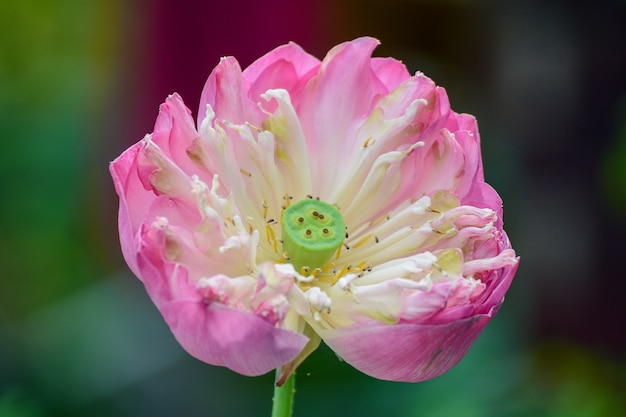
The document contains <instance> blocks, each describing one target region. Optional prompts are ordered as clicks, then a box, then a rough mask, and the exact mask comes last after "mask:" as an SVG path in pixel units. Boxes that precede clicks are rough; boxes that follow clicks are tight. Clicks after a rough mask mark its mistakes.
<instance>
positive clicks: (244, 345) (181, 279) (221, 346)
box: [137, 227, 308, 376]
mask: <svg viewBox="0 0 626 417" xmlns="http://www.w3.org/2000/svg"><path fill="white" fill-rule="evenodd" d="M144 241H145V244H142V245H141V249H140V252H139V254H138V257H137V265H138V267H139V271H140V276H141V277H142V278H143V281H144V284H145V286H146V290H147V292H148V294H149V295H150V298H151V299H152V301H153V302H154V303H155V305H156V306H157V308H158V309H159V311H160V312H161V314H162V315H163V317H164V319H165V321H166V322H167V324H168V326H169V327H170V329H171V331H172V333H173V334H174V336H175V337H176V339H177V340H178V342H179V343H180V344H181V346H182V347H183V348H184V349H185V350H186V351H188V352H189V353H190V354H191V355H192V356H194V357H196V358H198V359H200V360H202V361H204V362H206V363H209V364H212V365H218V366H226V367H228V368H229V369H232V370H233V371H235V372H239V373H241V374H243V375H250V376H253V375H261V374H264V373H266V372H269V371H271V370H272V369H276V368H278V367H280V366H282V365H284V364H285V363H288V362H290V361H292V360H293V359H295V358H296V357H297V356H298V354H299V353H300V351H301V350H302V349H303V348H304V346H305V345H306V344H307V342H308V338H307V337H306V336H303V335H301V334H298V333H294V332H292V331H288V330H283V329H279V328H277V327H275V326H274V325H273V324H271V323H270V322H268V321H266V320H264V319H263V318H261V317H259V316H257V315H255V314H252V313H249V312H244V311H239V310H236V309H233V308H229V307H227V306H225V305H223V304H222V303H219V302H212V301H208V300H205V299H204V298H203V296H202V295H201V292H200V291H199V290H198V289H197V288H196V287H195V286H194V285H192V284H191V283H190V282H189V275H188V273H187V270H186V269H185V267H184V266H182V265H181V264H178V263H172V262H169V261H168V260H167V257H168V255H169V253H168V252H169V249H170V248H169V244H168V243H169V242H168V241H167V236H166V235H165V234H164V233H162V230H158V229H156V228H154V227H152V228H151V229H150V230H148V231H146V232H144Z"/></svg>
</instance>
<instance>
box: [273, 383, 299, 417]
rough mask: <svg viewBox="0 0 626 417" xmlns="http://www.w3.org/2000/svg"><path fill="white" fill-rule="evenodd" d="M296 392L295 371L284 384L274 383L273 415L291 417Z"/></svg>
mask: <svg viewBox="0 0 626 417" xmlns="http://www.w3.org/2000/svg"><path fill="white" fill-rule="evenodd" d="M277 375H278V374H277ZM295 393H296V373H295V372H294V373H293V374H291V376H290V377H289V378H288V379H287V381H286V382H285V383H284V384H283V385H282V386H278V385H274V398H273V406H272V417H291V413H292V411H293V397H294V394H295Z"/></svg>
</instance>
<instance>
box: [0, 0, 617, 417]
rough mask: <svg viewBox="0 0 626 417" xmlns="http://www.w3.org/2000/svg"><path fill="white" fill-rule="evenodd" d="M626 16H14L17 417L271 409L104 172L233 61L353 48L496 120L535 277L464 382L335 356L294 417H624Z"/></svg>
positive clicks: (10, 170) (5, 252) (9, 83)
mask: <svg viewBox="0 0 626 417" xmlns="http://www.w3.org/2000/svg"><path fill="white" fill-rule="evenodd" d="M624 22H626V2H624V1H617V0H614V1H610V0H596V1H594V2H567V1H561V2H558V1H526V2H521V1H519V2H515V1H507V2H496V1H487V0H483V1H475V2H471V1H469V0H465V1H463V0H456V1H454V0H446V1H434V0H432V1H417V0H413V1H411V0H386V1H381V0H378V1H374V0H358V1H357V0H340V1H332V0H322V1H317V2H298V1H289V0H276V1H271V0H268V1H263V2H261V1H255V0H241V1H237V0H233V1H230V2H225V1H224V2H213V1H173V0H171V1H167V0H157V1H148V0H144V1H135V2H132V1H123V0H94V1H91V2H85V1H80V0H58V1H47V0H22V1H15V2H3V3H2V4H1V5H0V141H1V142H0V145H1V147H0V181H1V182H0V187H1V188H0V190H1V193H0V417H8V416H16V417H35V416H37V417H38V416H96V417H97V416H143V415H150V416H170V415H180V416H191V417H193V416H263V415H269V413H270V408H271V396H272V380H273V376H272V375H266V376H263V377H259V378H247V377H243V376H240V375H237V374H234V373H232V372H230V371H228V370H226V369H222V368H215V367H212V366H209V365H206V364H203V363H201V362H198V361H196V360H194V359H192V358H190V357H189V356H188V355H187V354H186V353H185V352H184V351H183V350H182V349H181V348H180V347H179V346H178V345H177V344H176V342H175V341H174V339H173V337H172V336H171V334H170V333H169V330H168V329H167V326H166V325H165V324H164V323H163V321H162V319H161V317H160V315H159V314H158V312H157V311H156V309H155V308H154V307H153V306H152V305H151V304H150V302H149V300H148V298H147V295H146V294H145V292H144V290H143V288H142V286H141V284H140V282H139V281H138V280H137V279H135V278H134V277H132V275H131V274H130V272H129V271H128V269H127V268H126V266H125V264H124V262H123V259H122V257H121V254H120V250H119V244H118V241H117V225H116V216H117V197H116V195H115V192H114V189H113V185H112V182H111V180H110V178H109V175H108V162H109V161H111V160H112V159H114V158H115V157H116V156H117V155H119V154H120V153H121V152H122V151H123V150H124V149H126V148H127V147H128V146H130V145H131V144H132V143H134V142H136V141H137V140H139V139H141V138H142V137H143V136H144V135H145V134H146V133H149V132H151V131H152V127H153V125H154V120H155V118H156V114H157V111H158V106H159V104H160V103H161V102H162V101H163V100H164V99H165V97H166V96H167V95H168V94H170V93H172V92H174V91H176V92H178V93H180V94H181V95H182V97H183V99H184V100H185V102H186V103H187V105H188V106H189V107H190V108H191V109H192V111H193V112H194V114H195V113H196V111H197V106H198V101H199V97H200V92H201V89H202V86H203V85H204V81H205V79H206V77H207V76H208V75H209V73H210V71H211V70H212V68H213V67H214V66H215V65H216V64H217V62H218V60H219V57H220V56H223V55H234V56H236V57H237V58H238V59H239V61H240V63H241V65H242V67H245V66H247V65H248V64H250V63H251V62H252V61H253V60H254V59H255V58H257V57H259V56H261V55H262V54H264V53H266V52H268V51H269V50H271V49H273V48H274V47H276V46H278V45H280V44H282V43H285V42H287V41H290V40H293V41H296V42H297V43H299V44H300V45H301V46H303V47H304V48H305V49H306V50H308V51H309V52H311V53H312V54H314V55H316V56H318V57H319V58H322V57H323V56H324V54H325V53H326V51H327V50H328V49H330V48H331V47H332V46H333V45H335V44H337V43H339V42H342V41H345V40H349V39H352V38H354V37H357V36H362V35H370V36H374V37H377V38H378V39H380V40H381V41H382V45H381V46H380V47H379V49H377V51H376V54H377V55H380V56H394V57H396V58H399V59H402V60H403V61H404V62H405V63H406V65H407V66H408V67H409V69H410V70H411V71H417V70H420V71H422V72H424V73H425V74H426V75H428V76H429V77H431V78H433V79H434V80H435V81H436V82H437V83H438V84H439V85H442V86H444V87H445V88H446V89H447V90H448V93H449V96H450V98H451V102H452V106H453V109H454V110H456V111H458V112H467V113H472V114H474V115H476V116H477V117H478V120H479V126H480V130H481V136H482V144H483V145H482V146H483V155H484V162H485V173H486V177H487V180H488V182H490V183H491V184H492V185H494V186H495V187H496V189H497V190H498V191H499V192H500V194H501V195H502V197H503V199H504V202H505V225H506V230H507V232H508V233H509V236H510V238H511V240H512V242H513V245H514V247H515V249H516V250H517V252H518V254H519V255H520V256H521V257H522V261H521V266H520V269H519V272H518V275H517V277H516V278H515V280H514V282H513V285H512V287H511V290H510V291H509V294H508V296H507V301H506V302H505V304H504V306H503V308H502V309H501V311H500V313H499V314H498V316H497V317H496V318H495V319H494V320H493V321H492V323H491V324H490V325H489V326H488V327H487V329H486V330H485V332H484V333H483V335H482V336H481V338H480V339H479V341H478V342H477V343H476V344H475V346H474V347H473V348H472V349H471V351H470V352H469V354H468V355H467V356H466V358H465V359H464V360H463V361H462V362H461V363H460V364H459V365H458V366H457V367H456V368H454V369H453V370H452V371H450V372H448V373H447V374H445V375H444V376H442V377H440V378H437V379H435V380H432V381H428V382H425V383H420V384H403V383H391V382H383V381H378V380H375V379H372V378H370V377H367V376H365V375H362V374H360V373H359V372H357V371H355V370H353V369H352V368H351V367H349V366H348V365H346V364H345V363H342V362H340V361H339V360H338V359H337V358H336V356H335V355H334V354H333V353H332V352H331V351H330V350H329V349H327V348H325V347H322V348H320V349H319V350H318V351H317V352H316V353H315V354H314V355H313V356H312V357H311V358H309V359H308V360H307V361H306V362H305V363H304V365H303V366H302V367H301V368H300V371H299V373H298V381H297V385H298V394H297V397H296V408H295V415H296V416H300V417H301V416H319V415H324V416H328V417H330V416H347V415H359V416H379V415H388V416H401V417H402V416H434V417H446V416H450V417H474V416H475V417H483V416H493V417H502V416H505V417H506V416H568V417H569V416H574V417H577V416H581V417H583V416H584V417H587V416H589V417H597V416H618V415H622V414H625V413H626V404H625V400H624V398H623V396H624V392H626V362H625V359H626V358H625V352H626V312H625V311H626V310H625V308H624V298H625V296H624V294H625V291H626V273H625V272H624V264H623V263H622V261H623V260H624V259H625V258H626V244H625V243H624V239H625V236H626V219H625V215H626V24H624Z"/></svg>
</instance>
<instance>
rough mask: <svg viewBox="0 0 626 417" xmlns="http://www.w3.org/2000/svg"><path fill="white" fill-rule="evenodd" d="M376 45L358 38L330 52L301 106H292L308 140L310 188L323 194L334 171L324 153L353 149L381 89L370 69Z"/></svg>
mask: <svg viewBox="0 0 626 417" xmlns="http://www.w3.org/2000/svg"><path fill="white" fill-rule="evenodd" d="M377 45H378V41H377V40H375V39H372V38H359V39H356V40H354V41H352V42H346V43H343V44H341V45H338V46H336V47H335V48H333V49H332V50H331V51H330V52H329V53H328V55H327V56H326V58H324V60H323V61H322V66H321V67H320V71H319V73H318V74H317V76H316V77H314V78H312V79H311V80H310V82H309V84H308V85H307V86H306V90H305V94H303V96H304V97H306V100H305V101H301V102H300V103H294V106H295V107H296V110H297V112H298V115H299V116H300V120H301V123H302V127H303V130H304V132H305V136H306V137H307V139H308V140H309V143H308V145H309V153H310V158H311V162H312V164H311V165H312V166H311V167H312V170H313V181H314V184H313V188H314V189H316V190H320V191H322V189H323V188H330V187H331V186H332V184H333V183H334V181H336V178H338V177H337V175H336V170H337V168H338V165H341V164H329V163H328V152H329V151H330V150H332V153H333V154H334V155H342V154H344V153H346V152H347V151H348V150H350V149H352V148H353V147H354V145H353V143H352V141H351V139H352V140H354V138H355V137H356V135H355V134H354V133H355V132H353V130H354V129H356V128H357V124H356V123H355V122H358V121H360V120H362V119H363V118H364V117H366V116H367V115H368V114H369V112H370V110H371V109H372V106H373V104H374V102H375V100H376V99H377V98H378V97H379V95H380V94H382V93H385V92H386V91H385V87H384V85H382V83H381V82H380V81H379V80H378V78H377V77H376V76H375V74H374V72H373V71H372V68H371V64H370V57H371V54H372V51H373V50H374V48H376V46H377Z"/></svg>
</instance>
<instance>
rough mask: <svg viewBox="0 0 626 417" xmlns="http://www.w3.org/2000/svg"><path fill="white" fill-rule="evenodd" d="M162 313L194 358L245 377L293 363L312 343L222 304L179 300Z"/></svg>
mask: <svg viewBox="0 0 626 417" xmlns="http://www.w3.org/2000/svg"><path fill="white" fill-rule="evenodd" d="M160 310H161V314H163V317H164V318H165V321H166V322H167V324H168V325H169V326H170V329H171V330H172V333H174V336H176V340H178V342H179V343H180V344H181V345H182V346H183V347H184V348H185V350H187V351H188V352H189V353H190V354H191V355H192V356H194V357H196V358H198V359H200V360H202V361H204V362H207V363H210V364H212V365H218V366H225V367H227V368H229V369H232V370H233V371H235V372H239V373H240V374H243V375H249V376H255V375H261V374H264V373H267V372H269V371H271V370H273V369H276V368H278V367H280V366H282V365H284V364H285V363H288V362H289V361H292V360H293V359H295V358H296V357H297V356H298V354H299V353H300V351H301V350H302V349H303V348H304V346H305V345H306V343H307V340H308V339H307V338H306V337H305V336H303V335H301V334H297V333H294V332H291V331H288V330H281V329H277V328H275V327H274V326H273V325H271V324H270V323H268V322H267V321H265V320H263V319H261V318H260V317H258V316H255V315H253V314H249V313H245V312H241V311H237V310H233V309H230V308H227V307H224V306H223V305H221V304H219V303H212V304H208V305H206V304H205V303H204V302H203V301H202V300H178V301H174V302H171V303H168V304H165V305H163V306H161V308H160Z"/></svg>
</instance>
